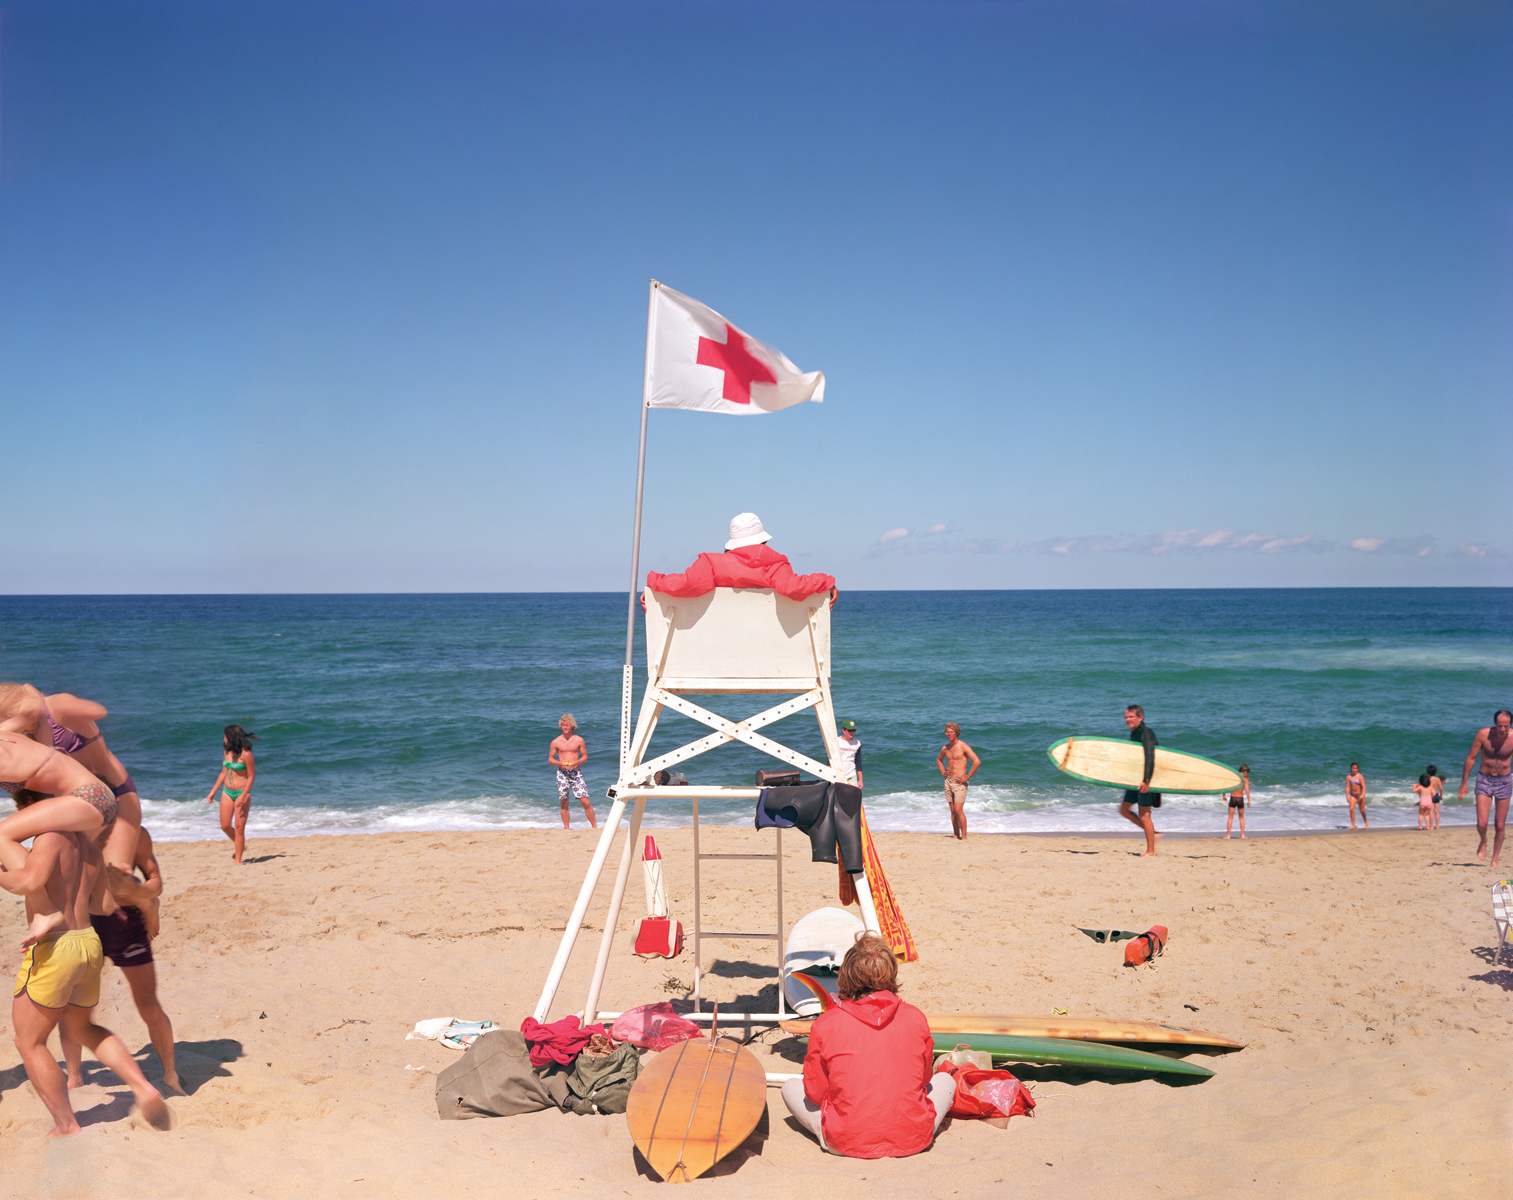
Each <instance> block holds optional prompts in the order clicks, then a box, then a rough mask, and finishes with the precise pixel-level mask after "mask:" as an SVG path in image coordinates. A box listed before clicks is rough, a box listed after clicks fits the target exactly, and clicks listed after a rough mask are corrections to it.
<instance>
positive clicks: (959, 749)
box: [935, 721, 982, 841]
mask: <svg viewBox="0 0 1513 1200" xmlns="http://www.w3.org/2000/svg"><path fill="white" fill-rule="evenodd" d="M945 732H946V744H945V745H944V746H942V747H941V748H940V753H939V754H937V755H936V756H935V765H936V767H938V768H939V769H940V773H941V774H942V775H944V776H945V779H946V805H947V806H948V807H949V808H950V810H951V836H952V837H954V838H955V839H956V840H957V841H966V838H967V808H966V804H967V780H969V779H971V778H972V776H973V775H975V774H977V768H978V767H980V766H982V760H981V759H980V758H978V757H977V754H976V752H975V751H974V750H973V749H972V747H971V746H969V745H967V744H966V742H964V741H962V740H961V726H960V725H958V724H957V723H956V722H955V721H947V722H946V731H945ZM968 759H970V760H971V762H972V769H971V770H968V769H967V760H968Z"/></svg>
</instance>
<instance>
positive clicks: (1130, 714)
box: [1119, 704, 1161, 858]
mask: <svg viewBox="0 0 1513 1200" xmlns="http://www.w3.org/2000/svg"><path fill="white" fill-rule="evenodd" d="M1124 723H1125V724H1126V725H1128V726H1129V731H1130V733H1129V740H1130V741H1132V742H1139V743H1140V744H1141V746H1143V747H1144V748H1145V771H1144V773H1143V774H1142V775H1141V777H1140V787H1139V789H1138V790H1131V791H1127V792H1125V793H1124V799H1123V800H1122V801H1120V803H1119V815H1120V816H1121V817H1123V818H1124V819H1125V820H1126V821H1129V822H1130V823H1131V824H1133V825H1138V826H1140V828H1141V829H1143V830H1144V831H1145V853H1144V854H1143V855H1142V856H1141V857H1142V858H1149V857H1151V856H1152V855H1153V854H1155V853H1156V839H1157V838H1158V837H1160V836H1161V835H1160V834H1158V833H1157V832H1156V822H1155V821H1154V820H1152V818H1151V809H1153V808H1160V807H1161V793H1160V792H1153V791H1151V776H1152V775H1153V774H1155V771H1156V733H1155V730H1153V729H1152V728H1151V727H1150V726H1149V725H1147V724H1146V723H1145V709H1143V708H1141V707H1140V706H1139V705H1138V704H1131V705H1130V706H1129V707H1128V708H1126V709H1125V710H1124ZM1137 807H1138V808H1139V810H1140V815H1139V816H1136V815H1135V809H1136V808H1137Z"/></svg>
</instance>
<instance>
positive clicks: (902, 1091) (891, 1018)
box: [804, 992, 935, 1158]
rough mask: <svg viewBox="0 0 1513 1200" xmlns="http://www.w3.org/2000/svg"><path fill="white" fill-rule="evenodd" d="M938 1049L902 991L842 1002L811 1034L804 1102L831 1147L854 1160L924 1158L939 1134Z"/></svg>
mask: <svg viewBox="0 0 1513 1200" xmlns="http://www.w3.org/2000/svg"><path fill="white" fill-rule="evenodd" d="M934 1057H935V1043H934V1042H933V1041H932V1040H931V1038H930V1024H929V1022H928V1021H927V1020H926V1019H925V1014H924V1013H922V1012H920V1011H919V1009H917V1008H915V1007H914V1005H912V1004H905V1003H904V1002H903V1001H902V1000H900V999H899V998H898V993H896V992H872V993H871V994H870V995H866V996H862V997H860V998H859V999H856V1000H842V1001H841V1002H840V1003H839V1004H837V1005H836V1006H835V1007H834V1008H832V1009H829V1010H828V1011H826V1012H822V1013H821V1014H820V1015H819V1016H818V1017H816V1018H815V1020H814V1024H813V1025H812V1026H811V1027H810V1029H809V1053H808V1054H807V1055H806V1056H805V1058H804V1095H805V1096H806V1097H808V1099H809V1102H810V1103H811V1104H817V1105H819V1106H820V1110H821V1116H820V1125H821V1127H822V1128H823V1129H824V1131H825V1141H826V1142H827V1143H828V1144H829V1146H830V1148H831V1149H832V1150H834V1151H836V1152H837V1153H840V1154H844V1155H847V1156H848V1157H850V1158H902V1157H904V1156H905V1155H909V1154H918V1153H919V1152H920V1151H921V1150H923V1149H924V1148H925V1147H926V1146H928V1145H929V1144H930V1139H931V1138H932V1137H933V1136H934V1134H935V1106H934V1105H933V1104H931V1103H930V1100H929V1097H928V1096H927V1095H926V1091H927V1089H928V1088H929V1085H930V1075H931V1068H932V1064H933V1062H934Z"/></svg>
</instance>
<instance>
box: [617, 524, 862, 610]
mask: <svg viewBox="0 0 1513 1200" xmlns="http://www.w3.org/2000/svg"><path fill="white" fill-rule="evenodd" d="M771 540H772V534H770V533H768V532H767V531H766V530H765V529H763V528H762V520H761V518H760V517H758V516H757V515H756V513H739V514H738V515H737V516H735V517H733V518H732V519H731V522H730V540H729V541H728V542H726V543H725V553H723V554H701V555H699V557H698V558H696V559H694V562H693V566H691V567H689V568H688V570H686V571H684V572H683V573H682V574H680V575H663V574H661V573H660V572H657V571H648V572H647V573H646V586H647V587H648V588H650V589H651V590H652V591H654V592H662V593H663V594H665V595H668V596H677V597H679V598H680V599H687V598H688V597H690V596H702V595H703V594H704V593H705V592H712V591H714V590H715V588H721V587H730V588H771V589H772V590H773V591H775V592H777V594H778V595H780V596H787V597H788V599H790V600H803V599H804V598H805V597H807V596H813V595H814V594H815V593H817V592H829V593H830V606H831V607H832V608H834V607H835V598H836V597H837V596H839V595H840V589H839V588H837V587H836V586H835V577H834V576H833V575H795V574H794V573H793V566H792V564H790V563H789V561H788V557H787V555H784V554H779V553H778V552H777V551H776V550H774V549H772V548H771V547H770V546H768V545H767V543H768V542H769V541H771ZM641 607H642V608H645V607H646V597H645V596H643V597H642V598H641Z"/></svg>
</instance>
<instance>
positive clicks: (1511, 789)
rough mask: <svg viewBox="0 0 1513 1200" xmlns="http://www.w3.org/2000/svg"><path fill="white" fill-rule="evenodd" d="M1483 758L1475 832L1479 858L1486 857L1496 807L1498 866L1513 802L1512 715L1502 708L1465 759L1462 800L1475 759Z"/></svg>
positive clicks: (1479, 733)
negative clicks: (1489, 823)
mask: <svg viewBox="0 0 1513 1200" xmlns="http://www.w3.org/2000/svg"><path fill="white" fill-rule="evenodd" d="M1478 754H1479V755H1481V771H1480V772H1478V774H1477V776H1476V832H1477V833H1479V834H1480V835H1481V843H1480V844H1479V845H1478V846H1477V847H1476V857H1477V858H1486V857H1487V818H1488V817H1490V816H1491V815H1492V805H1493V804H1494V803H1495V804H1496V805H1497V839H1496V840H1495V841H1494V842H1493V843H1492V861H1491V863H1489V864H1488V865H1489V866H1492V867H1496V866H1497V856H1498V855H1499V854H1501V853H1502V839H1503V831H1504V827H1505V826H1506V825H1507V823H1508V801H1509V799H1510V798H1513V713H1510V712H1509V711H1508V710H1507V709H1506V708H1500V709H1498V710H1497V713H1496V715H1495V716H1493V718H1492V724H1490V725H1488V726H1487V727H1486V728H1485V729H1478V730H1477V731H1476V737H1475V738H1474V739H1472V742H1471V753H1470V754H1468V755H1466V765H1465V766H1464V767H1463V768H1462V769H1461V773H1460V798H1461V799H1462V800H1464V799H1465V798H1466V786H1467V781H1468V780H1469V779H1470V778H1471V768H1472V767H1473V766H1474V765H1475V764H1476V756H1477V755H1478Z"/></svg>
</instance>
